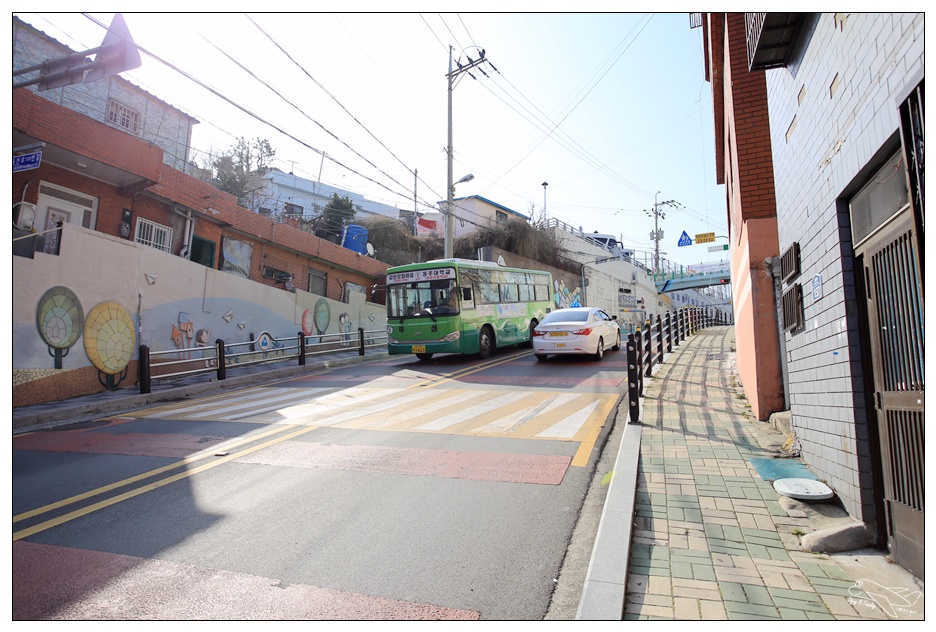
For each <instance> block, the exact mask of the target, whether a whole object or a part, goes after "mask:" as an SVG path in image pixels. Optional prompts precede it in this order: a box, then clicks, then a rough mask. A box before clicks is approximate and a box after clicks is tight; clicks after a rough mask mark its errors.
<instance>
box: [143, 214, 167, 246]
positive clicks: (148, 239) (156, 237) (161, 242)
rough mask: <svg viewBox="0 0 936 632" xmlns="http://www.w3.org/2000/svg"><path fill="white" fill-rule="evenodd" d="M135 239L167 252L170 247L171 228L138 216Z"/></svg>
mask: <svg viewBox="0 0 936 632" xmlns="http://www.w3.org/2000/svg"><path fill="white" fill-rule="evenodd" d="M135 240H136V242H137V243H138V244H145V245H147V246H152V247H153V248H158V249H159V250H162V251H164V252H169V251H170V249H171V248H172V229H171V228H169V227H168V226H163V225H162V224H157V223H156V222H151V221H150V220H148V219H143V218H142V217H138V218H137V225H136V237H135Z"/></svg>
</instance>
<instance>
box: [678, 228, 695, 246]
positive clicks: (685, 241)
mask: <svg viewBox="0 0 936 632" xmlns="http://www.w3.org/2000/svg"><path fill="white" fill-rule="evenodd" d="M679 245H680V246H691V245H692V238H691V237H689V235H687V234H686V231H683V232H682V235H680V237H679Z"/></svg>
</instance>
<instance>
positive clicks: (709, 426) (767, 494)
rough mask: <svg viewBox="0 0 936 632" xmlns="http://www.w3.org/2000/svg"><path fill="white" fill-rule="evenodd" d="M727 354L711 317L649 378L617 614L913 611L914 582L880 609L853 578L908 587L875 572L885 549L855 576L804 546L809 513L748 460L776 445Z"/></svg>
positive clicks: (780, 616)
mask: <svg viewBox="0 0 936 632" xmlns="http://www.w3.org/2000/svg"><path fill="white" fill-rule="evenodd" d="M733 360H734V328H733V327H715V328H711V329H707V330H702V331H700V332H697V333H696V334H694V335H693V336H692V337H690V338H688V339H686V340H685V341H684V342H683V343H682V345H680V348H679V350H678V351H676V350H674V353H672V354H670V355H669V356H667V358H666V362H665V363H664V364H662V365H660V366H658V367H657V368H656V369H655V372H654V375H653V378H652V379H649V380H646V383H645V391H644V396H645V398H644V400H643V410H642V415H641V422H642V429H641V430H642V434H641V438H640V457H639V463H638V467H637V488H636V497H635V501H634V504H635V511H634V517H635V521H634V527H633V533H632V540H631V548H630V555H629V564H628V573H627V585H626V588H625V604H624V619H641V620H647V619H653V620H674V619H675V620H691V619H699V620H717V619H728V620H736V619H758V620H797V621H805V620H824V619H825V620H833V619H834V620H844V619H847V620H887V619H904V620H906V619H922V618H923V598H922V592H921V593H920V596H919V598H918V599H917V600H916V601H914V602H913V605H912V607H909V608H905V609H904V611H893V610H892V611H891V614H892V615H894V616H889V615H888V614H887V613H885V612H884V610H885V609H889V608H888V604H886V603H885V604H879V603H876V602H875V601H874V599H873V598H872V597H871V596H869V595H867V594H866V593H864V592H862V591H861V590H860V588H857V587H856V583H857V581H858V580H860V579H865V580H875V579H876V580H878V581H877V583H879V584H881V585H883V586H889V587H892V588H894V589H899V590H906V591H909V592H910V593H912V592H913V590H920V591H921V586H920V585H917V584H915V583H914V582H913V580H912V576H911V575H910V574H909V573H905V574H904V575H899V576H900V578H901V580H902V581H903V582H904V583H905V584H906V585H907V588H902V587H898V586H893V584H894V582H895V580H894V579H893V578H892V577H890V576H888V577H887V578H886V579H885V578H882V577H874V576H873V575H874V574H875V573H876V572H877V571H876V570H875V569H877V568H880V567H881V565H882V564H883V565H885V566H886V564H887V562H886V560H885V559H884V558H883V555H881V554H878V555H872V558H876V560H875V562H873V563H871V564H869V565H865V566H860V567H859V568H858V569H857V570H856V569H854V568H852V569H851V572H852V573H853V574H858V575H862V574H864V575H872V576H871V577H861V576H853V575H850V574H849V572H846V570H845V569H844V568H843V566H842V565H841V564H840V563H839V560H840V559H841V555H842V554H836V555H833V556H829V555H822V554H815V553H811V552H807V551H804V550H802V549H801V547H800V545H799V535H800V534H802V533H808V532H809V531H811V530H812V529H811V527H810V523H809V520H808V519H807V516H806V514H805V513H804V512H802V511H796V510H791V511H790V512H789V513H788V512H787V511H785V510H784V509H783V508H782V507H781V504H780V502H779V498H780V497H779V495H778V494H777V492H775V491H774V489H773V486H772V484H771V483H770V482H768V481H765V480H763V479H761V477H760V476H759V474H758V473H757V471H756V470H755V469H754V467H753V466H752V465H751V463H750V460H749V459H751V458H753V457H769V456H770V455H771V454H775V453H776V445H775V444H771V442H769V441H767V442H764V437H765V436H769V434H770V430H769V428H767V427H766V426H767V424H764V423H763V422H758V421H756V420H755V419H754V418H753V416H752V415H751V413H750V409H749V407H748V406H746V403H745V400H744V398H743V394H742V391H741V390H740V389H739V388H738V387H736V385H735V384H734V380H733V375H734V368H733V365H732V363H733ZM774 434H775V435H776V433H774ZM759 438H760V440H761V441H758V439H759ZM782 438H783V437H782V436H781V440H780V441H779V443H782ZM762 443H765V444H766V447H761V444H762ZM893 570H895V569H889V571H888V572H891V571H893ZM901 570H902V569H901ZM897 572H898V573H899V571H897ZM878 601H881V598H880V597H878Z"/></svg>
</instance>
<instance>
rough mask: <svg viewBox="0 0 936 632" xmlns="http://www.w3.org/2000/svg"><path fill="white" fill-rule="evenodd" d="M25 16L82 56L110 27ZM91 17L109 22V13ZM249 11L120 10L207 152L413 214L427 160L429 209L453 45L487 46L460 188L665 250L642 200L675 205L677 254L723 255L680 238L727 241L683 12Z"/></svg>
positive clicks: (458, 123)
mask: <svg viewBox="0 0 936 632" xmlns="http://www.w3.org/2000/svg"><path fill="white" fill-rule="evenodd" d="M422 4H425V3H422ZM489 4H491V3H489ZM172 5H173V3H169V4H167V5H166V6H165V9H166V10H167V11H171V10H172V9H173V8H175V7H173V6H172ZM226 6H227V7H229V8H232V9H233V8H242V7H236V6H232V5H226ZM256 6H257V5H256V3H253V4H251V5H250V8H253V7H256ZM362 6H367V3H365V4H364V5H362ZM377 6H382V5H377ZM394 6H396V5H394ZM401 6H405V4H404V5H401ZM471 6H478V7H479V8H489V6H488V5H486V4H483V3H482V4H481V5H471ZM492 6H500V7H502V8H505V9H508V8H514V7H518V8H523V7H526V6H529V5H527V4H518V3H510V2H506V3H498V4H496V5H492ZM544 6H549V5H544ZM576 6H578V5H576ZM589 6H591V5H589V4H588V3H586V4H583V5H582V7H589ZM423 8H425V7H423ZM582 10H584V9H582ZM16 15H17V16H18V17H20V18H22V19H23V20H24V21H26V22H28V23H29V24H32V25H33V26H35V27H36V28H38V29H40V30H42V31H44V32H46V33H48V34H49V35H51V36H52V37H54V38H55V39H57V40H59V41H60V42H62V43H64V44H66V45H68V46H71V47H72V48H74V49H75V50H87V49H90V48H93V47H95V46H97V45H99V44H100V42H101V40H102V38H103V36H104V29H103V28H102V27H101V26H100V25H98V24H97V23H96V22H95V21H94V20H92V19H89V18H88V17H86V16H84V15H82V14H80V13H16ZM88 15H90V16H92V17H93V18H95V19H96V20H97V21H99V22H100V23H102V24H104V25H109V24H110V21H111V17H112V15H113V14H112V13H92V14H88ZM249 16H250V17H249V19H248V17H247V15H246V14H242V13H225V14H219V13H205V14H193V13H171V12H169V13H160V14H142V13H125V14H124V17H125V19H126V22H127V24H128V27H129V29H130V33H131V35H132V36H133V38H134V40H135V41H136V42H137V43H138V44H139V45H140V47H141V48H142V49H144V50H143V52H142V58H143V65H142V66H141V67H140V68H138V69H135V70H132V71H129V72H127V73H125V74H124V75H123V76H124V77H125V78H126V79H128V80H129V81H131V82H133V83H135V84H137V85H139V86H141V87H142V88H144V89H146V90H148V91H150V92H151V93H153V94H154V95H155V96H157V97H159V98H160V99H162V100H163V101H166V102H167V103H169V104H171V105H173V106H175V107H177V108H179V109H181V110H183V111H185V112H187V113H188V114H190V115H192V116H194V117H195V118H196V119H198V120H199V121H200V123H199V124H198V125H196V128H195V132H194V138H193V145H194V147H195V149H196V150H197V152H196V155H195V158H196V160H200V159H201V158H202V157H203V156H204V155H205V152H208V151H210V150H212V149H215V150H224V149H227V148H229V147H230V146H231V145H233V144H234V143H235V142H236V139H237V137H241V136H242V137H245V138H248V139H251V138H255V137H258V138H266V139H269V141H270V142H271V144H272V145H273V147H274V149H275V150H276V158H277V161H276V166H278V167H279V168H280V169H282V170H283V171H286V172H289V171H294V172H295V173H296V174H297V175H300V176H303V177H307V178H309V179H312V180H316V179H318V178H319V172H320V170H321V180H322V181H323V182H326V183H328V184H332V185H336V186H339V187H342V188H345V189H348V190H352V191H355V192H358V193H361V194H363V195H365V196H366V197H367V198H369V199H373V200H376V201H380V202H384V203H387V204H393V205H396V206H398V207H399V208H405V209H412V208H413V206H414V199H413V198H414V191H413V189H414V176H413V171H414V170H415V171H417V172H418V177H419V181H418V183H416V184H415V188H416V190H415V193H416V202H415V206H416V207H417V208H418V210H420V211H426V210H432V207H433V206H434V205H436V204H437V203H438V202H439V201H441V200H444V199H445V190H446V175H447V168H446V156H445V151H444V149H445V146H446V145H447V142H448V136H447V134H448V131H447V130H448V128H447V124H448V121H447V116H448V104H447V98H448V92H447V79H446V77H445V75H446V73H447V72H448V63H449V53H448V47H449V46H450V45H451V46H453V47H454V56H455V58H456V59H458V58H460V59H461V60H462V62H466V61H467V58H468V57H470V58H472V59H477V57H478V50H479V49H480V48H483V49H484V50H485V56H486V59H487V60H488V62H489V63H486V64H484V65H483V66H481V69H482V70H484V72H485V73H486V74H482V73H480V72H474V73H473V74H474V77H475V79H473V78H471V77H469V76H467V75H463V76H462V77H461V78H460V79H459V80H458V82H457V84H456V86H455V88H454V91H453V146H454V155H455V166H454V179H455V180H458V179H459V178H460V177H462V176H463V175H465V174H468V173H472V174H474V176H475V178H474V180H472V181H471V182H466V183H464V184H460V185H458V187H457V189H456V195H457V196H458V197H461V196H466V195H473V194H477V195H482V196H484V197H486V198H488V199H491V200H493V201H495V202H497V203H499V204H502V205H504V206H506V207H508V208H511V209H513V210H515V211H517V212H519V213H522V214H524V215H528V216H529V215H533V216H534V217H537V218H538V217H540V216H541V215H542V214H543V212H544V208H543V207H544V204H545V215H546V216H547V217H549V218H553V219H558V220H560V221H563V222H565V223H566V224H569V225H571V226H574V227H579V226H580V227H581V228H582V229H583V230H585V231H586V232H595V231H597V232H600V233H611V234H614V235H615V236H617V237H618V238H620V239H622V241H623V242H624V245H625V246H626V247H630V248H635V249H637V250H643V251H650V250H652V248H653V242H652V241H651V239H650V231H651V230H653V219H652V218H651V217H650V216H648V214H647V213H646V211H647V210H649V209H651V208H652V207H653V204H654V200H655V199H657V200H659V201H661V202H662V201H667V200H674V201H675V202H677V203H678V206H667V207H665V208H664V213H665V219H660V228H661V229H663V231H664V239H663V241H662V242H661V250H663V251H664V252H666V253H667V254H666V255H665V258H667V259H670V260H672V261H675V262H678V263H684V264H691V263H698V262H704V261H715V260H720V259H722V258H724V255H725V254H726V253H709V252H708V244H698V245H693V246H688V247H679V246H677V243H678V240H679V236H680V234H681V233H682V232H683V231H686V232H687V233H688V234H689V235H690V236H692V237H694V236H695V235H696V234H698V233H703V232H715V233H716V234H717V235H727V232H726V231H727V229H726V223H727V222H726V212H725V191H724V186H718V185H716V184H715V179H716V177H715V162H714V141H713V131H714V125H713V121H712V106H711V100H712V99H711V86H710V84H708V83H707V82H706V81H705V79H704V68H703V54H702V38H701V32H700V29H690V28H689V15H688V13H684V12H680V13H658V14H635V13H598V12H588V13H444V14H438V13H416V12H412V13H399V12H398V13H370V12H361V13H354V14H348V13H346V14H336V13H296V14H286V13H280V14H263V13H251V14H249ZM274 42H275V43H276V44H278V45H279V46H281V47H282V49H284V50H285V52H283V50H280V49H279V48H277V46H276V44H274ZM147 53H152V54H153V55H155V56H157V57H159V58H160V59H161V60H163V61H165V62H169V64H171V65H172V66H173V68H170V67H167V66H166V65H164V64H163V63H161V62H160V61H158V60H156V59H154V58H153V57H152V56H150V55H149V54H147ZM286 53H288V56H287V54H286ZM231 58H233V60H236V62H239V63H240V64H241V65H243V66H245V67H247V68H248V69H249V70H250V73H248V72H246V71H245V70H244V69H242V68H241V67H239V66H238V65H237V63H235V61H232V59H231ZM290 58H291V59H290ZM495 69H496V70H495ZM186 75H188V76H190V77H192V78H195V79H197V80H199V82H200V83H201V84H206V85H209V86H211V87H212V88H213V89H214V90H216V91H217V92H219V93H221V94H223V95H224V96H225V97H226V99H227V100H225V99H222V98H220V97H218V96H216V95H214V94H212V93H211V92H210V91H209V90H207V89H206V88H205V87H203V85H200V84H199V83H197V82H193V81H192V80H191V79H190V78H189V77H187V76H186ZM264 83H267V84H269V85H270V87H268V86H266V85H264ZM271 87H272V89H271ZM274 90H275V92H274ZM232 103H233V104H236V105H233V104H232ZM238 106H239V107H238ZM241 108H243V109H246V110H249V111H250V112H252V113H253V114H255V115H256V116H252V115H250V114H247V113H245V112H244V111H243V110H242V109H241ZM258 117H259V118H262V119H264V121H265V122H264V121H260V120H258ZM270 123H273V124H274V125H275V126H276V127H278V128H280V129H281V130H282V131H283V132H286V134H285V135H284V134H283V133H281V132H280V131H278V130H276V129H274V128H273V127H272V126H271V125H270ZM310 147H311V148H314V149H310ZM315 150H319V151H324V152H325V153H326V155H327V157H326V158H325V159H324V160H323V159H322V157H321V154H320V153H317V152H316V151H315ZM543 182H548V183H549V184H548V186H547V187H546V188H545V190H544V187H543V186H542V183H543ZM657 192H659V194H658V195H657ZM717 243H719V244H724V243H726V240H725V239H719V240H717Z"/></svg>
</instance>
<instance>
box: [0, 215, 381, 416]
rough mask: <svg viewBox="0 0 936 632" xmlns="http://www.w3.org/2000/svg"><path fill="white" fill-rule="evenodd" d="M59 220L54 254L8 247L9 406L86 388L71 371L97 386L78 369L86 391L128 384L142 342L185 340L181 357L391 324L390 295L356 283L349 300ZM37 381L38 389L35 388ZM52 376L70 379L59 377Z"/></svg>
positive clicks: (171, 345) (160, 344)
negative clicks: (18, 253)
mask: <svg viewBox="0 0 936 632" xmlns="http://www.w3.org/2000/svg"><path fill="white" fill-rule="evenodd" d="M63 231H64V232H63V235H62V246H61V251H60V254H59V256H54V255H45V254H42V253H37V254H36V256H35V258H34V259H28V258H25V257H13V320H12V329H13V349H12V356H13V362H12V364H13V391H14V393H13V395H14V396H13V400H14V406H17V405H24V404H27V403H39V401H37V400H41V401H50V400H53V399H59V398H61V397H74V396H75V395H76V394H87V393H75V392H74V390H75V387H74V382H75V380H74V376H72V377H71V378H70V377H69V375H68V374H69V373H70V372H81V373H82V374H88V373H94V374H95V377H96V380H97V382H98V384H97V385H96V387H95V388H91V387H89V386H88V385H87V383H88V380H87V379H85V380H82V383H84V384H85V385H84V386H83V387H81V388H82V389H83V390H85V391H87V392H95V390H102V389H103V388H115V387H132V386H133V385H134V383H135V382H136V379H137V375H136V371H137V368H136V360H137V358H138V349H139V346H140V345H141V344H145V345H147V346H149V347H150V349H151V351H154V352H156V351H172V350H178V353H179V355H178V356H174V357H178V358H179V359H183V357H184V356H185V355H186V354H188V355H193V354H197V355H200V354H198V352H197V349H198V348H199V347H213V346H214V344H215V341H216V340H217V339H221V340H224V342H225V345H229V344H237V343H247V342H253V343H255V344H254V345H253V347H252V348H253V349H256V348H257V347H258V346H259V347H261V348H262V347H263V346H264V345H267V346H269V347H270V348H271V349H272V348H275V347H276V346H278V344H279V343H278V342H277V341H276V339H278V338H286V337H293V338H296V337H297V335H298V332H300V331H302V332H303V333H304V334H305V335H306V336H312V337H313V338H314V339H315V340H316V341H319V340H322V341H329V340H330V341H333V342H334V341H337V342H340V343H341V344H344V345H348V346H350V345H353V344H356V339H357V330H358V328H359V327H360V328H363V329H364V330H365V332H383V331H384V330H385V329H386V312H385V308H384V306H383V305H379V304H374V303H369V302H367V301H366V299H365V296H364V295H363V294H361V293H358V292H350V293H348V295H349V296H350V302H349V303H342V302H338V301H333V300H330V299H327V298H324V297H321V296H317V295H315V294H310V293H308V292H303V291H301V290H298V289H297V290H295V292H289V291H286V290H283V289H278V288H275V287H270V286H266V285H263V284H260V283H255V282H252V281H249V280H247V279H244V278H241V277H237V276H234V275H232V274H228V273H225V272H221V271H219V270H213V269H210V268H206V267H204V266H202V265H199V264H195V263H192V262H191V261H188V260H185V259H182V258H180V257H176V256H173V255H170V254H167V253H164V252H162V251H159V250H156V249H155V248H149V247H147V246H143V245H140V244H136V243H133V242H129V241H126V240H122V239H118V238H116V237H111V236H108V235H104V234H101V233H97V232H94V231H89V230H87V229H84V228H80V227H77V226H73V225H66V226H64V228H63ZM253 265H257V263H256V262H254V263H253ZM193 348H194V349H196V351H194V352H193V351H192V349H193ZM36 380H42V382H43V384H42V388H41V389H37V388H35V385H34V388H31V389H28V388H27V386H28V385H29V384H30V383H33V382H35V381H36ZM57 382H61V383H62V384H66V383H70V384H72V385H73V386H72V387H71V388H68V389H64V388H57V387H56V383H57ZM18 390H19V391H22V392H21V393H19V395H20V396H19V397H18V396H17V395H18V393H17V391H18ZM27 391H28V392H29V395H28V396H25V395H24V394H25V392H27ZM37 391H42V392H44V393H46V398H45V399H41V397H42V396H41V395H39V394H37ZM62 393H65V394H64V395H63V394H62ZM24 400H25V401H24Z"/></svg>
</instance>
